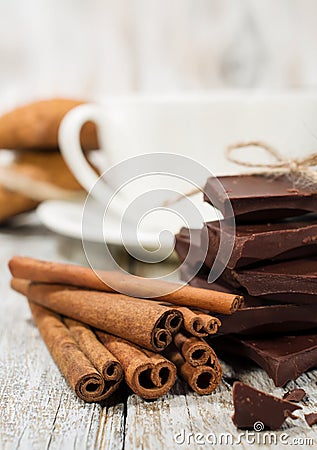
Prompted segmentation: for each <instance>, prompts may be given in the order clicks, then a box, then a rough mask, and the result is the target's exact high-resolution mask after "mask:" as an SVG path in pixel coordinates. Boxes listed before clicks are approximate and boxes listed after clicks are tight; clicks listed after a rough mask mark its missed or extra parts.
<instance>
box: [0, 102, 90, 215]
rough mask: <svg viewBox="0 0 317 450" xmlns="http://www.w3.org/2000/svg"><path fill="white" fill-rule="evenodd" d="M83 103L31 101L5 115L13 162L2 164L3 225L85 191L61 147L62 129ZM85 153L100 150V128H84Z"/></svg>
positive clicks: (2, 124) (1, 135)
mask: <svg viewBox="0 0 317 450" xmlns="http://www.w3.org/2000/svg"><path fill="white" fill-rule="evenodd" d="M81 103H83V102H81V101H77V100H69V99H52V100H45V101H39V102H36V103H31V104H28V105H26V106H23V107H20V108H17V109H15V110H13V111H11V112H9V113H7V114H4V115H3V116H2V117H0V151H1V149H5V150H11V151H12V156H13V158H12V160H13V161H12V162H10V163H9V164H7V165H5V166H4V165H1V166H0V224H1V223H3V222H5V221H7V220H8V219H10V218H11V217H13V216H15V215H17V214H19V213H22V212H26V211H30V210H32V209H34V208H35V207H36V206H37V205H38V204H39V203H40V202H41V201H43V200H47V199H55V198H72V197H73V196H74V195H75V196H76V194H77V193H78V192H79V191H81V190H82V187H81V186H80V185H79V184H78V182H77V180H75V178H74V177H73V175H72V174H71V172H70V171H69V170H68V168H67V166H66V164H65V163H64V161H63V158H62V156H61V155H60V153H59V148H58V127H59V124H60V122H61V120H62V118H63V117H64V115H65V114H66V113H67V112H68V111H69V110H70V109H72V108H74V107H75V106H78V105H80V104H81ZM81 141H82V146H83V148H84V149H85V150H91V149H96V148H98V145H97V136H96V130H95V127H94V125H93V124H91V123H87V124H85V125H84V127H83V129H82V135H81Z"/></svg>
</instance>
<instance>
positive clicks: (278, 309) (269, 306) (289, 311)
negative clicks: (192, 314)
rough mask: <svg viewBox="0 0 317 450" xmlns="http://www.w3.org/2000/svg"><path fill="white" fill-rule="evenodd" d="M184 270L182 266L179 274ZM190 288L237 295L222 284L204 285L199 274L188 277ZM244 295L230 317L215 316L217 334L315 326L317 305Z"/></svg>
mask: <svg viewBox="0 0 317 450" xmlns="http://www.w3.org/2000/svg"><path fill="white" fill-rule="evenodd" d="M184 270H185V268H183V267H182V269H181V273H183V271H184ZM189 284H190V285H191V286H195V287H199V288H203V289H212V290H214V291H220V292H227V293H235V292H238V293H239V291H237V290H236V289H233V288H232V287H230V286H229V285H227V284H225V283H224V282H220V281H219V280H218V281H217V282H216V283H208V281H207V275H205V276H203V275H202V274H200V275H199V276H196V277H194V278H192V280H191V281H190V283H189ZM243 296H244V305H243V306H242V308H240V309H238V310H237V311H236V312H235V313H234V314H231V315H230V316H229V315H224V314H218V315H217V317H218V318H219V319H220V321H221V327H220V328H219V331H218V335H219V334H221V335H225V334H232V333H235V334H244V335H267V334H270V333H277V334H281V333H289V332H291V333H293V332H294V331H301V330H310V329H313V328H316V327H317V304H315V305H307V304H299V305H297V304H292V303H291V304H287V303H283V304H279V303H276V302H275V301H272V300H269V299H267V298H263V297H253V296H251V295H246V294H244V293H243Z"/></svg>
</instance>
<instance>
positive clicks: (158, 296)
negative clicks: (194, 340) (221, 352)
mask: <svg viewBox="0 0 317 450" xmlns="http://www.w3.org/2000/svg"><path fill="white" fill-rule="evenodd" d="M9 268H10V270H11V273H12V275H13V277H16V278H23V279H28V280H32V281H37V282H43V283H58V284H68V285H72V286H77V287H83V288H86V289H94V290H100V291H106V292H122V293H124V294H126V295H129V296H133V297H141V298H151V299H152V300H159V301H165V302H168V303H172V304H176V305H181V306H190V307H192V308H199V309H204V310H207V311H212V312H218V313H222V314H232V313H233V312H234V311H236V310H237V309H238V308H240V307H241V306H242V303H243V297H241V296H240V295H234V294H228V293H224V292H218V291H212V290H209V289H201V288H195V287H191V286H182V287H179V286H180V285H178V284H177V283H169V282H166V281H159V280H151V279H146V278H142V277H137V276H134V275H125V274H122V273H120V272H107V271H97V272H95V271H94V270H92V269H90V268H85V267H80V266H76V265H73V264H62V263H55V262H47V261H41V260H37V259H33V258H27V257H21V256H15V257H14V258H12V259H11V261H10V262H9Z"/></svg>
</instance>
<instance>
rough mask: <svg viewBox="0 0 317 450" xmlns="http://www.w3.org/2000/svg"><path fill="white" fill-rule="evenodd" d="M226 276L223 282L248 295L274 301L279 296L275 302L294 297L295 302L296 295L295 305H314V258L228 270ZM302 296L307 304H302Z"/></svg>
mask: <svg viewBox="0 0 317 450" xmlns="http://www.w3.org/2000/svg"><path fill="white" fill-rule="evenodd" d="M228 273H229V270H227V271H226V274H224V277H225V279H226V281H227V282H229V283H230V284H233V285H234V286H236V285H237V284H238V285H240V286H243V287H244V288H245V289H246V290H247V291H248V293H249V294H250V295H255V296H258V295H262V296H268V295H270V298H272V297H271V296H274V297H275V298H276V295H277V294H283V296H281V297H280V299H279V300H280V301H290V295H289V294H293V295H294V294H295V301H296V295H297V294H300V296H298V302H303V303H306V301H307V302H312V303H314V302H315V303H317V257H316V256H312V257H310V258H305V259H304V258H303V259H294V260H290V261H283V262H277V263H273V264H266V265H263V266H259V267H254V268H248V269H243V270H234V271H233V270H232V271H231V273H230V276H229V277H228V276H227V275H228ZM231 276H232V278H233V281H232V279H231V278H230V277H231ZM284 294H285V295H284ZM303 294H304V296H303ZM306 296H308V297H307V300H305V297H306ZM283 299H285V300H283Z"/></svg>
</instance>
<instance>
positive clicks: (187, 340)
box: [174, 333, 221, 372]
mask: <svg viewBox="0 0 317 450" xmlns="http://www.w3.org/2000/svg"><path fill="white" fill-rule="evenodd" d="M174 344H175V346H176V347H177V349H178V350H179V351H180V353H181V354H182V356H183V358H184V359H185V360H186V361H187V362H188V363H189V364H191V365H192V366H195V367H196V366H203V365H209V366H211V367H213V368H214V369H215V370H218V371H219V372H221V368H220V364H219V361H218V358H217V356H216V354H215V352H214V350H213V349H212V348H211V347H210V345H208V344H207V342H205V341H204V340H203V339H197V338H196V337H193V336H185V335H184V334H183V333H177V334H175V336H174Z"/></svg>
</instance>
